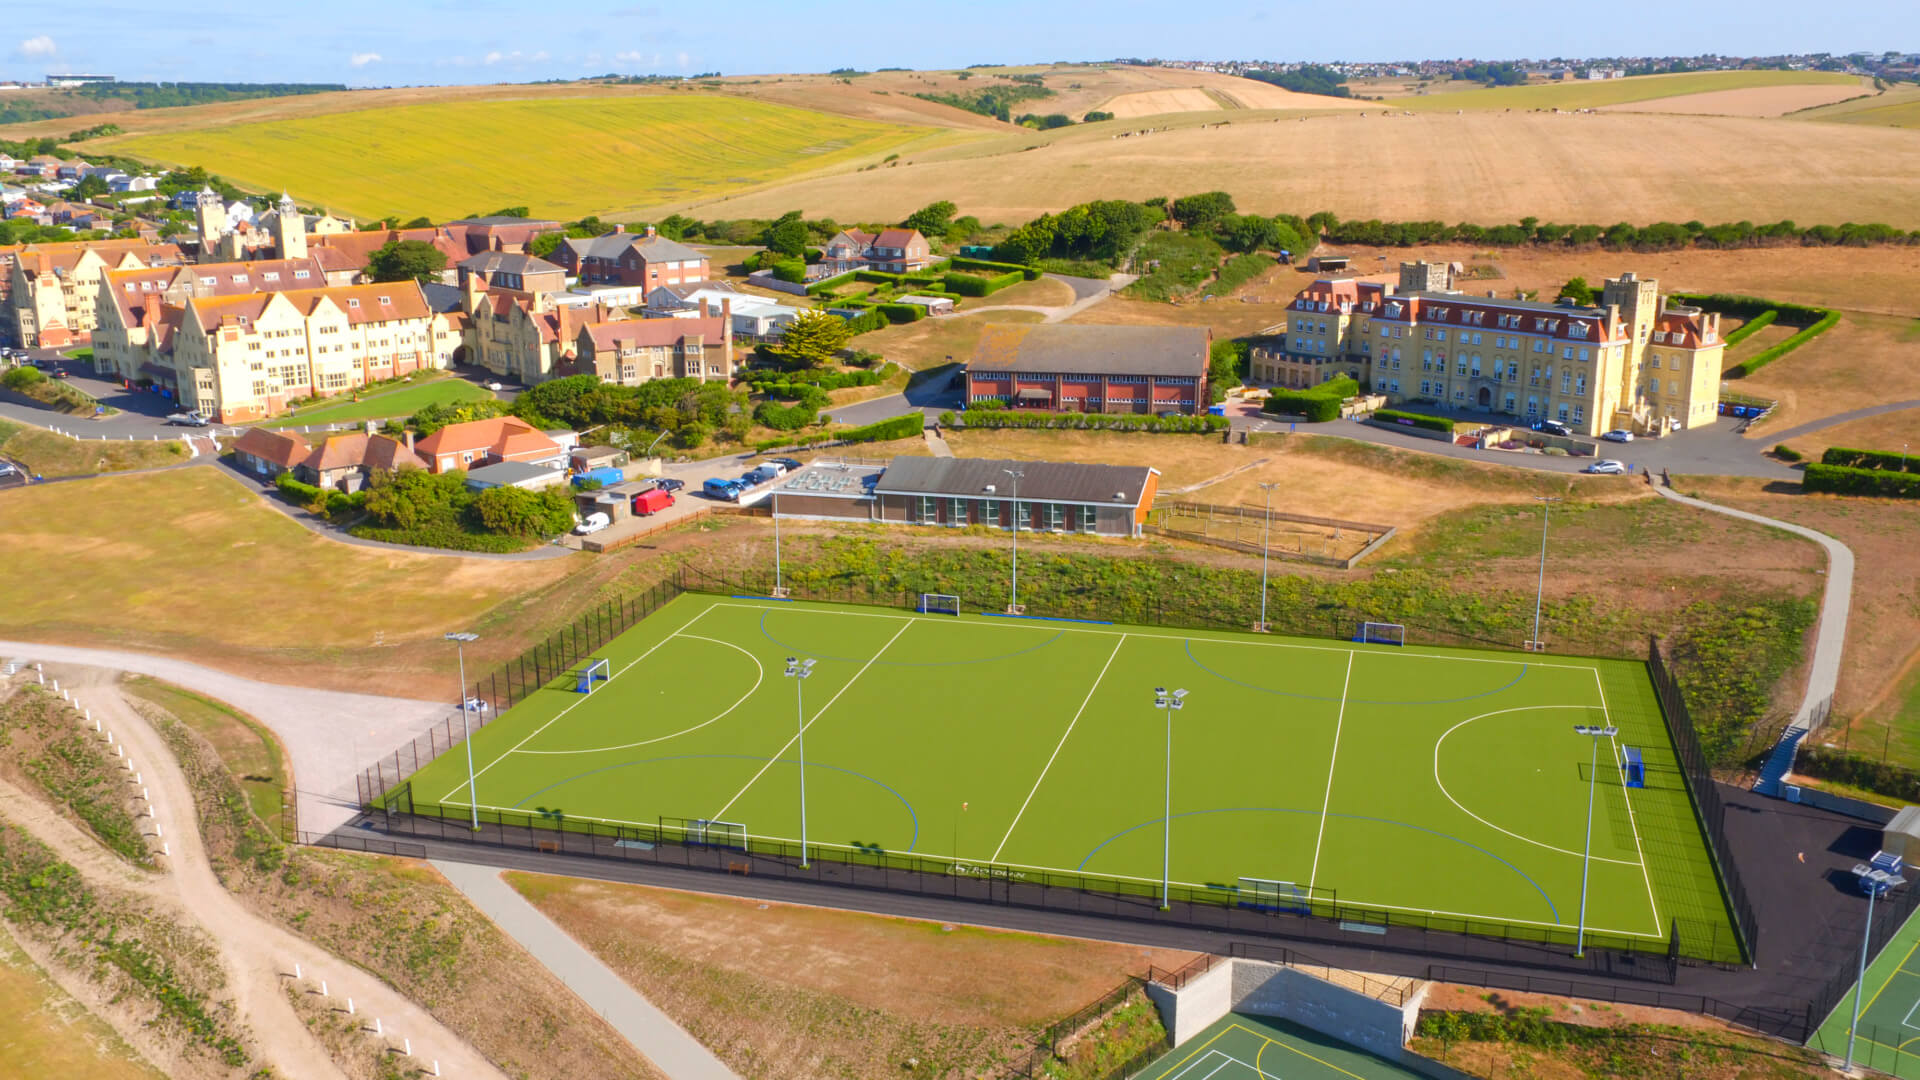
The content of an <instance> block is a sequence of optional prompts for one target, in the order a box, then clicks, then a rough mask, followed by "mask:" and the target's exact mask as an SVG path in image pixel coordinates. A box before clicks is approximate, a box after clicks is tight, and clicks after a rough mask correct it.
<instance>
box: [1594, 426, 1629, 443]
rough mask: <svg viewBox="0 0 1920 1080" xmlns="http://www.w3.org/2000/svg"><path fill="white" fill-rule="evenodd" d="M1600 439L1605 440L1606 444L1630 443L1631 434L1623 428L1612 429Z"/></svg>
mask: <svg viewBox="0 0 1920 1080" xmlns="http://www.w3.org/2000/svg"><path fill="white" fill-rule="evenodd" d="M1600 437H1601V438H1603V439H1605V440H1607V441H1608V442H1632V441H1633V432H1631V431H1627V430H1626V429H1624V428H1614V429H1613V430H1612V431H1609V432H1607V433H1606V434H1604V435H1602V436H1600Z"/></svg>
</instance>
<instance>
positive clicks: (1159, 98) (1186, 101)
mask: <svg viewBox="0 0 1920 1080" xmlns="http://www.w3.org/2000/svg"><path fill="white" fill-rule="evenodd" d="M1100 108H1101V109H1102V110H1104V111H1106V112H1110V113H1112V114H1113V115H1114V118H1115V119H1117V120H1131V119H1133V118H1134V117H1137V116H1158V115H1160V114H1161V113H1176V112H1209V111H1218V110H1219V109H1220V103H1219V102H1218V101H1216V100H1214V99H1213V98H1211V97H1208V96H1207V92H1206V91H1205V90H1202V89H1200V88H1199V87H1197V86H1182V87H1175V88H1171V89H1167V90H1136V91H1135V92H1133V93H1131V94H1121V95H1120V96H1118V97H1115V98H1113V99H1112V100H1110V101H1108V102H1107V103H1106V104H1105V105H1102V106H1101V107H1100Z"/></svg>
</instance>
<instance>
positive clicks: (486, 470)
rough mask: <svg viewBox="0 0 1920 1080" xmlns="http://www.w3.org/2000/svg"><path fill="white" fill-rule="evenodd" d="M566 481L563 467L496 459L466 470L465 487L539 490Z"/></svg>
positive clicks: (478, 489)
mask: <svg viewBox="0 0 1920 1080" xmlns="http://www.w3.org/2000/svg"><path fill="white" fill-rule="evenodd" d="M566 482H567V472H566V470H565V469H556V468H554V467H553V466H551V465H535V464H533V463H532V462H528V461H498V462H495V463H493V464H492V465H482V466H480V467H479V468H477V469H471V470H469V471H468V472H467V487H468V488H470V489H472V490H474V491H485V490H486V489H488V488H496V487H517V488H525V489H527V490H528V491H539V490H540V489H541V488H550V487H556V486H558V485H560V484H564V483H566Z"/></svg>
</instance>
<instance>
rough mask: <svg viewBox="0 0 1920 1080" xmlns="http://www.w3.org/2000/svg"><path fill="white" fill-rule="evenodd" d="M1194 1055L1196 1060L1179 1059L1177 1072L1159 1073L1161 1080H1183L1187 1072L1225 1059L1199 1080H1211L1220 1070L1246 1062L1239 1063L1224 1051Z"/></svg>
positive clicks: (1208, 1051)
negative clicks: (1214, 1060)
mask: <svg viewBox="0 0 1920 1080" xmlns="http://www.w3.org/2000/svg"><path fill="white" fill-rule="evenodd" d="M1225 1034H1226V1031H1224V1030H1223V1031H1221V1032H1220V1034H1219V1035H1215V1036H1214V1037H1213V1038H1212V1039H1208V1040H1207V1044H1208V1045H1209V1046H1211V1045H1212V1044H1213V1043H1214V1042H1215V1041H1216V1040H1218V1039H1219V1038H1220V1037H1221V1036H1222V1035H1225ZM1202 1049H1203V1050H1204V1049H1205V1048H1204V1047H1203V1048H1202ZM1194 1053H1195V1054H1199V1057H1198V1059H1197V1060H1196V1059H1194V1058H1193V1057H1192V1056H1191V1055H1189V1056H1188V1057H1185V1058H1181V1059H1180V1064H1179V1069H1178V1071H1177V1072H1170V1073H1161V1074H1160V1078H1161V1080H1184V1078H1185V1076H1186V1075H1187V1073H1188V1072H1190V1071H1192V1070H1194V1069H1197V1068H1199V1067H1200V1066H1202V1065H1205V1064H1207V1063H1208V1062H1209V1061H1211V1060H1213V1059H1214V1058H1216V1057H1218V1058H1225V1059H1226V1060H1224V1061H1222V1062H1220V1064H1218V1065H1215V1066H1214V1067H1213V1068H1211V1069H1209V1070H1207V1072H1206V1075H1204V1076H1202V1077H1201V1078H1200V1080H1212V1078H1213V1075H1214V1074H1215V1073H1217V1072H1219V1071H1220V1070H1221V1069H1224V1068H1226V1067H1227V1066H1229V1065H1245V1064H1246V1062H1244V1061H1241V1060H1240V1059H1239V1058H1237V1057H1234V1056H1233V1055H1232V1054H1229V1053H1227V1052H1226V1051H1225V1050H1206V1052H1205V1053H1201V1052H1200V1051H1199V1050H1196V1051H1194Z"/></svg>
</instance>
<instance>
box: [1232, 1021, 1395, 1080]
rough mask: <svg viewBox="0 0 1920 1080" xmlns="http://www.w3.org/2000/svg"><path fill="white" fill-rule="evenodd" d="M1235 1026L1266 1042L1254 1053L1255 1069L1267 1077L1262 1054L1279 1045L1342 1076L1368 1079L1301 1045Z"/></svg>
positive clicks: (1354, 1079)
mask: <svg viewBox="0 0 1920 1080" xmlns="http://www.w3.org/2000/svg"><path fill="white" fill-rule="evenodd" d="M1233 1027H1235V1028H1239V1029H1240V1030H1241V1031H1244V1032H1246V1033H1247V1034H1249V1035H1251V1036H1253V1037H1254V1038H1256V1039H1259V1040H1261V1041H1262V1042H1263V1043H1265V1044H1266V1045H1265V1046H1262V1047H1261V1048H1260V1053H1258V1054H1255V1055H1253V1071H1254V1072H1257V1073H1259V1074H1260V1075H1261V1076H1262V1077H1266V1076H1268V1075H1269V1074H1268V1073H1267V1072H1265V1071H1264V1070H1262V1069H1261V1068H1260V1056H1261V1054H1265V1053H1266V1052H1267V1047H1268V1046H1277V1047H1279V1048H1280V1049H1282V1050H1290V1051H1292V1052H1293V1053H1296V1054H1299V1055H1300V1056H1301V1057H1303V1058H1306V1059H1307V1060H1308V1061H1313V1062H1318V1063H1319V1064H1321V1065H1325V1066H1326V1067H1327V1068H1329V1069H1332V1070H1333V1071H1334V1072H1337V1073H1339V1074H1340V1075H1342V1076H1351V1077H1353V1080H1367V1078H1366V1077H1364V1076H1361V1075H1360V1074H1359V1073H1357V1072H1352V1071H1350V1070H1347V1069H1343V1068H1341V1067H1340V1066H1338V1065H1335V1064H1334V1063H1333V1062H1331V1061H1326V1060H1324V1059H1322V1058H1318V1057H1315V1056H1314V1055H1312V1054H1309V1053H1307V1052H1306V1051H1305V1050H1302V1049H1300V1048H1299V1047H1297V1046H1293V1045H1291V1044H1289V1043H1283V1042H1281V1041H1280V1040H1279V1039H1274V1038H1269V1037H1268V1036H1266V1035H1262V1034H1261V1033H1260V1032H1258V1031H1255V1030H1253V1029H1252V1028H1249V1027H1241V1026H1240V1025H1239V1024H1234V1025H1233ZM1241 1064H1242V1065H1244V1064H1246V1062H1244V1061H1243V1062H1241ZM1276 1080H1277V1078H1276Z"/></svg>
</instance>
